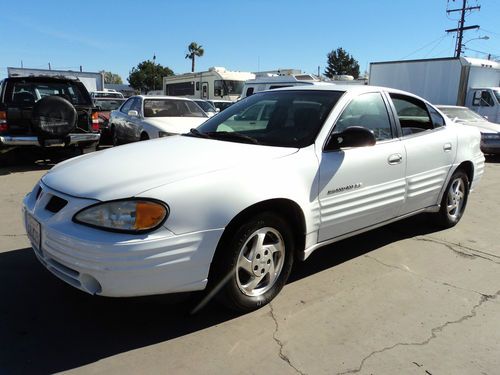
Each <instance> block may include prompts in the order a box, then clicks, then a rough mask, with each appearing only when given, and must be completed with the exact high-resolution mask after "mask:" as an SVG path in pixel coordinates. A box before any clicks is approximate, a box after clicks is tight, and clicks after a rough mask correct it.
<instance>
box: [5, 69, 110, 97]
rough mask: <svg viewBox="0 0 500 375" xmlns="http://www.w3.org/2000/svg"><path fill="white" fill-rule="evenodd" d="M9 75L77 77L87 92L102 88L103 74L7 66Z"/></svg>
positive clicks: (101, 89)
mask: <svg viewBox="0 0 500 375" xmlns="http://www.w3.org/2000/svg"><path fill="white" fill-rule="evenodd" d="M7 74H8V76H9V77H29V76H46V77H64V78H70V79H79V80H80V82H82V83H83V85H84V86H85V87H86V89H87V91H88V92H92V91H103V90H104V76H103V75H102V73H96V72H74V71H72V70H49V69H30V68H11V67H8V68H7Z"/></svg>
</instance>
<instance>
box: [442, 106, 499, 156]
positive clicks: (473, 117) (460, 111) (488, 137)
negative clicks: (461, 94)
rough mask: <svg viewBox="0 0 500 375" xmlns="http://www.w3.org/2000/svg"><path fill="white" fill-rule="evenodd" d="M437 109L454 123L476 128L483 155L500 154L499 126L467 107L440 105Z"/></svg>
mask: <svg viewBox="0 0 500 375" xmlns="http://www.w3.org/2000/svg"><path fill="white" fill-rule="evenodd" d="M437 108H439V110H440V111H441V112H443V113H444V114H445V115H446V116H448V117H449V118H450V119H452V120H453V121H454V122H456V123H459V124H463V125H468V126H474V127H476V128H478V129H479V131H480V132H481V151H482V152H483V153H485V154H500V124H495V123H493V122H490V121H488V119H487V118H485V117H483V116H481V115H478V114H477V113H476V112H474V111H472V110H471V109H469V108H467V107H458V106H453V105H440V106H437Z"/></svg>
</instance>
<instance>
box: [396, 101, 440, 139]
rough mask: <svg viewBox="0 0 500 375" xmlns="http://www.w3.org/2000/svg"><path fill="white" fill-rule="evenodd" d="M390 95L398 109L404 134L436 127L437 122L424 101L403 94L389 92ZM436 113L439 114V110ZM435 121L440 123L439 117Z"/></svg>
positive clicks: (397, 113) (398, 116)
mask: <svg viewBox="0 0 500 375" xmlns="http://www.w3.org/2000/svg"><path fill="white" fill-rule="evenodd" d="M389 96H390V97H391V99H392V102H393V104H394V108H395V109H396V115H397V118H398V120H399V124H400V126H401V131H402V133H403V136H408V135H412V134H416V133H420V132H424V131H426V130H432V129H434V128H435V127H436V126H435V122H434V121H433V119H432V118H431V115H430V114H429V111H428V108H427V105H426V104H425V103H424V102H423V101H421V100H419V99H417V98H414V97H411V96H406V95H402V94H395V93H389ZM436 115H437V116H439V114H438V113H437V112H436ZM439 117H440V116H439ZM441 120H442V118H441ZM435 121H436V124H439V123H440V121H439V119H438V118H437V117H436V120H435ZM442 125H444V120H442V123H441V125H440V126H442Z"/></svg>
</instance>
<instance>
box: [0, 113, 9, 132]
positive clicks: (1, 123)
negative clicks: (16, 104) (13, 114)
mask: <svg viewBox="0 0 500 375" xmlns="http://www.w3.org/2000/svg"><path fill="white" fill-rule="evenodd" d="M8 130H9V125H7V112H6V111H0V133H5V132H7V131H8Z"/></svg>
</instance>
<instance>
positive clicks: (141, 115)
mask: <svg viewBox="0 0 500 375" xmlns="http://www.w3.org/2000/svg"><path fill="white" fill-rule="evenodd" d="M207 119H208V116H207V114H206V113H205V112H203V110H202V109H201V108H200V107H199V106H198V105H196V104H195V103H194V102H193V101H192V100H190V99H186V98H179V97H171V96H143V95H137V96H133V97H131V98H129V99H128V100H127V101H126V102H125V103H123V104H122V106H121V107H120V108H118V109H117V110H115V111H113V112H111V116H110V119H109V124H110V125H109V127H110V131H111V137H112V140H113V145H114V146H117V145H119V144H122V143H129V142H136V141H145V140H148V139H152V138H161V137H167V136H170V135H174V134H180V133H185V132H188V131H189V129H191V128H196V127H197V126H199V125H200V124H202V123H203V122H205V121H206V120H207Z"/></svg>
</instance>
